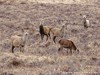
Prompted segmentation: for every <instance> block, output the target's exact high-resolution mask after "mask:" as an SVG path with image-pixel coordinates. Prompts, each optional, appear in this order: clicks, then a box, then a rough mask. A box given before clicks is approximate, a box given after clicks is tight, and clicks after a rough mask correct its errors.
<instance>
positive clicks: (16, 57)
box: [0, 3, 100, 75]
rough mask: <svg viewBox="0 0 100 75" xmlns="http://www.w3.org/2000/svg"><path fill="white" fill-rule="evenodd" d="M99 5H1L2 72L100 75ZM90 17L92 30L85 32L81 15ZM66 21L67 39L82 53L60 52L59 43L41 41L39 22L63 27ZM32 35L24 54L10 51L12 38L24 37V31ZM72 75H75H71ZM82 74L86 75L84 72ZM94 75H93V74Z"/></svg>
mask: <svg viewBox="0 0 100 75" xmlns="http://www.w3.org/2000/svg"><path fill="white" fill-rule="evenodd" d="M99 7H100V6H99V5H80V4H67V5H62V4H54V5H53V4H32V3H30V4H27V3H26V4H14V3H12V4H1V5H0V51H1V53H0V73H2V72H7V73H13V74H14V75H27V74H28V75H41V74H43V75H44V74H45V75H47V74H48V73H49V75H50V73H52V75H58V74H60V75H63V74H64V73H65V72H91V71H92V72H98V73H99V71H100V69H99V63H100V51H99V49H100V48H99V46H100V34H99V32H100V23H99V21H100V20H99V19H100V17H99V16H98V15H100V10H99ZM80 14H87V15H88V19H89V20H90V22H91V27H90V28H88V29H84V28H83V26H82V16H81V15H80ZM58 20H65V21H66V36H65V38H67V39H71V40H72V41H73V42H74V43H75V45H76V46H77V47H78V48H79V50H80V54H75V53H74V54H73V55H70V54H67V53H66V49H65V51H64V50H63V51H62V53H58V52H57V49H58V44H57V45H55V44H53V43H52V41H50V44H49V46H47V47H45V44H46V43H48V42H45V41H44V42H43V43H42V42H41V43H39V41H40V36H39V35H38V32H37V31H38V27H39V25H40V23H42V24H44V25H51V26H57V27H60V25H61V24H62V23H58ZM27 27H30V28H31V27H32V29H29V30H30V31H32V32H33V34H31V35H30V36H29V40H28V43H27V45H26V47H25V48H26V49H25V52H24V53H19V51H18V50H19V49H16V50H15V53H14V54H12V53H11V52H10V44H9V38H10V36H11V35H13V34H22V29H25V28H27ZM71 75H76V74H75V73H72V74H71ZM81 75H86V74H83V73H81ZM87 75H89V74H87ZM90 75H92V74H90ZM98 75H99V74H98Z"/></svg>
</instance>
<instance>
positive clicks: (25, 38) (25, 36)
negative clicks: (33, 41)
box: [23, 34, 27, 42]
mask: <svg viewBox="0 0 100 75" xmlns="http://www.w3.org/2000/svg"><path fill="white" fill-rule="evenodd" d="M26 40H27V35H26V34H24V35H23V42H26Z"/></svg>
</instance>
